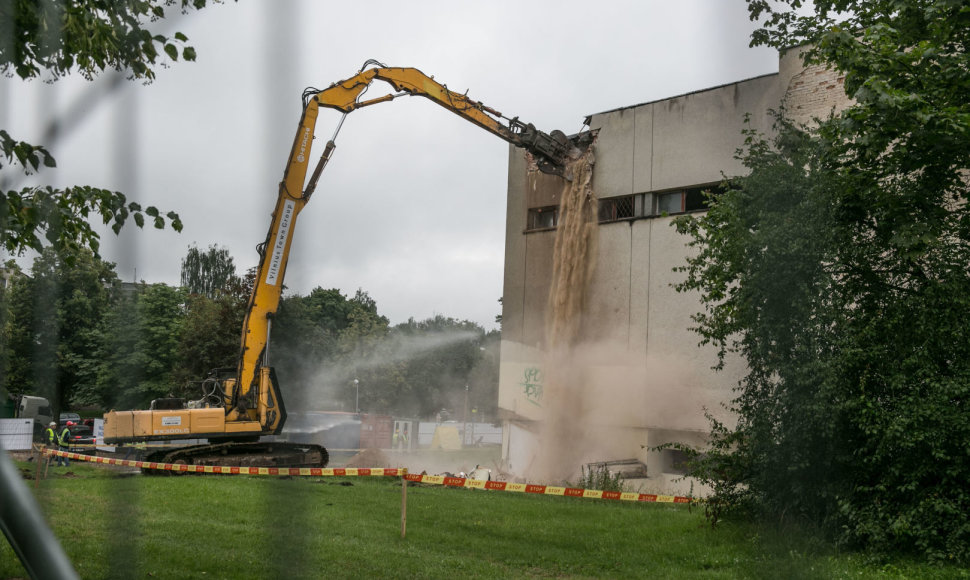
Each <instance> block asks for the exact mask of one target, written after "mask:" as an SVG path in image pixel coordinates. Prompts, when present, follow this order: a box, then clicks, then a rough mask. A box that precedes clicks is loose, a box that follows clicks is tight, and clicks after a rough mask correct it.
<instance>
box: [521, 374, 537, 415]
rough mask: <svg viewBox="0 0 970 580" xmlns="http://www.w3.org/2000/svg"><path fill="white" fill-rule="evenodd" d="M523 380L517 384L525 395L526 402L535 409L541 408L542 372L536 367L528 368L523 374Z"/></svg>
mask: <svg viewBox="0 0 970 580" xmlns="http://www.w3.org/2000/svg"><path fill="white" fill-rule="evenodd" d="M523 378H524V380H523V381H522V382H521V383H519V384H520V385H522V390H523V392H524V393H525V398H526V400H527V401H529V402H530V403H532V404H533V405H535V406H537V407H541V406H542V371H541V370H540V369H538V368H536V367H529V368H527V369H525V372H524V373H523Z"/></svg>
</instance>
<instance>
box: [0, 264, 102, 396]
mask: <svg viewBox="0 0 970 580" xmlns="http://www.w3.org/2000/svg"><path fill="white" fill-rule="evenodd" d="M117 283H118V280H117V276H115V273H114V270H113V267H112V265H111V264H107V263H105V262H102V261H101V260H99V259H97V258H96V257H95V256H94V255H93V254H92V253H91V252H90V251H89V250H81V251H79V252H78V253H77V254H75V255H72V256H70V257H69V258H68V257H64V256H61V255H59V254H57V253H56V252H54V251H53V250H51V249H47V250H45V251H44V252H43V253H42V254H41V255H40V256H38V257H37V259H35V260H34V264H33V267H32V268H31V272H30V276H15V277H13V278H12V284H11V289H10V294H9V300H10V302H9V306H10V312H11V315H10V321H9V326H8V327H7V329H6V332H7V336H8V343H7V346H8V348H9V367H8V368H7V377H6V387H7V389H8V390H9V391H10V392H11V393H37V394H40V395H42V396H45V397H47V398H48V399H49V400H50V401H51V404H52V406H53V407H54V411H55V412H58V411H59V410H60V409H63V408H66V405H68V404H69V403H70V402H71V401H73V400H74V399H75V398H76V397H77V396H79V394H81V393H84V392H87V391H90V390H91V389H92V388H93V386H94V384H95V382H96V380H97V366H96V362H95V361H97V351H98V344H99V342H98V338H99V337H98V334H97V330H96V325H97V321H98V320H100V319H101V318H102V317H103V316H104V315H105V313H106V312H107V310H108V308H109V305H110V301H111V295H112V292H113V288H114V287H115V286H116V285H117Z"/></svg>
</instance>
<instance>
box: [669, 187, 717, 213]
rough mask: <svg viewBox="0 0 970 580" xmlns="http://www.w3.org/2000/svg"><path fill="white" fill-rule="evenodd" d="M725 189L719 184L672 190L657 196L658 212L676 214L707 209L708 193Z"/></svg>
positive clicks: (715, 193) (715, 192)
mask: <svg viewBox="0 0 970 580" xmlns="http://www.w3.org/2000/svg"><path fill="white" fill-rule="evenodd" d="M723 190H724V188H723V187H721V186H719V185H709V186H706V187H692V188H690V189H686V190H684V191H672V192H669V193H662V194H660V195H658V196H657V213H659V214H665V213H666V214H674V213H685V212H689V211H703V210H706V209H707V194H708V193H713V194H714V195H717V194H719V193H720V192H722V191H723Z"/></svg>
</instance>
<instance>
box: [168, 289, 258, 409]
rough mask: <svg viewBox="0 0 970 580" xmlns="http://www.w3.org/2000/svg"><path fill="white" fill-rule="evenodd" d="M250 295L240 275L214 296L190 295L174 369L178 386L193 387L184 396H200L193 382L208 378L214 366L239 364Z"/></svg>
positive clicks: (227, 366) (221, 366)
mask: <svg viewBox="0 0 970 580" xmlns="http://www.w3.org/2000/svg"><path fill="white" fill-rule="evenodd" d="M248 298H249V293H248V292H246V288H245V286H244V284H243V283H242V281H241V280H239V279H238V278H235V279H234V280H233V281H231V282H230V284H229V285H228V286H227V287H224V288H222V290H221V291H220V292H218V293H217V295H216V296H215V297H214V298H208V297H206V296H203V295H201V294H190V295H188V296H187V298H186V303H185V320H184V322H183V323H182V326H181V328H180V333H179V347H178V358H177V360H176V363H175V368H174V369H173V371H172V374H173V377H174V380H175V383H176V385H183V386H188V387H189V388H188V391H184V390H183V391H182V392H181V395H182V396H185V397H190V398H191V397H197V396H198V394H199V391H198V390H197V389H195V388H194V386H193V385H192V383H194V382H197V381H200V380H202V379H204V378H205V377H206V376H207V375H208V373H209V371H211V370H213V369H216V368H229V367H235V366H236V364H237V363H238V362H239V343H240V336H239V333H240V329H241V328H242V322H243V316H244V314H245V312H246V304H247V301H248Z"/></svg>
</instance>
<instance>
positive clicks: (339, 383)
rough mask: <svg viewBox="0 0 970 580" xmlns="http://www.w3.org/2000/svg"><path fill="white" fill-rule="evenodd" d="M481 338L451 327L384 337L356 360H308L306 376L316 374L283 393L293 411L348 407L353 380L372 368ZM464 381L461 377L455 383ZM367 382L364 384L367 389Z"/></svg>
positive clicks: (475, 333) (470, 332) (285, 387)
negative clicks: (334, 361) (436, 330)
mask: <svg viewBox="0 0 970 580" xmlns="http://www.w3.org/2000/svg"><path fill="white" fill-rule="evenodd" d="M478 339H479V334H478V333H477V332H475V331H473V330H459V329H449V330H442V331H439V332H430V333H426V334H422V335H419V336H409V335H403V334H398V335H393V336H391V337H388V338H386V339H384V340H383V341H382V342H381V344H380V345H379V346H378V348H376V349H374V350H373V351H371V352H370V353H368V354H367V355H365V356H362V357H359V358H355V359H354V360H353V363H337V364H335V363H333V362H332V361H327V362H326V363H323V362H320V363H314V362H312V361H304V364H305V365H306V366H305V367H304V369H305V370H304V371H303V376H308V377H312V378H310V379H309V380H307V381H305V382H300V381H294V382H290V383H286V384H284V385H283V386H282V389H283V390H284V392H283V396H284V398H285V399H286V403H287V407H288V408H289V409H290V410H298V411H335V410H337V411H339V410H353V409H352V408H351V409H347V408H346V405H347V401H350V402H351V403H352V402H353V396H354V387H353V380H354V378H357V377H359V376H360V374H361V373H365V372H367V371H369V370H372V369H377V368H381V367H384V366H387V365H391V364H395V363H400V362H405V361H409V360H412V359H416V358H418V357H421V356H424V355H426V354H428V353H431V352H434V351H435V350H437V349H440V348H444V347H448V346H451V345H456V344H460V343H462V342H472V341H475V340H478ZM458 382H460V381H459V380H458V379H457V378H456V379H455V383H456V384H458ZM364 387H365V385H361V388H364Z"/></svg>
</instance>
